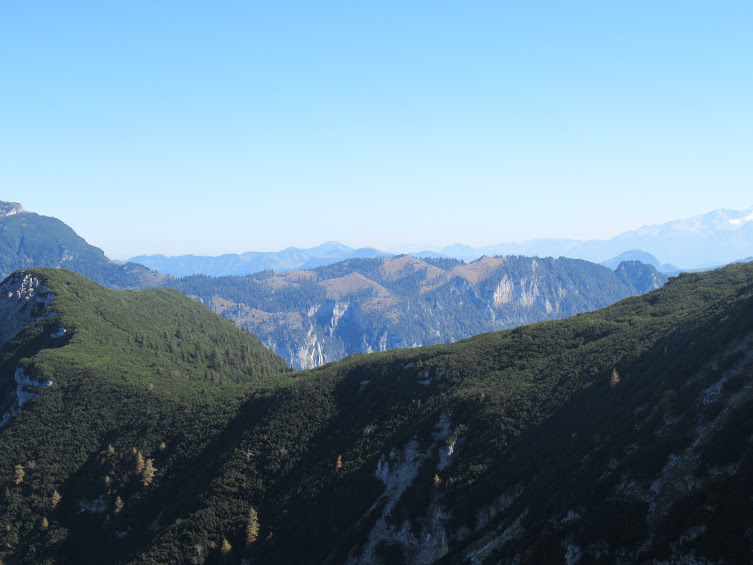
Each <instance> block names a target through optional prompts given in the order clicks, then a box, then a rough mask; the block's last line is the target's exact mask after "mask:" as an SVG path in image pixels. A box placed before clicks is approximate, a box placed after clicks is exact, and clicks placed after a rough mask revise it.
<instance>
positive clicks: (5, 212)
mask: <svg viewBox="0 0 753 565" xmlns="http://www.w3.org/2000/svg"><path fill="white" fill-rule="evenodd" d="M25 211H26V210H24V207H23V206H21V205H20V204H19V203H18V202H3V201H2V200H0V218H4V217H5V216H12V215H13V214H20V213H22V212H25Z"/></svg>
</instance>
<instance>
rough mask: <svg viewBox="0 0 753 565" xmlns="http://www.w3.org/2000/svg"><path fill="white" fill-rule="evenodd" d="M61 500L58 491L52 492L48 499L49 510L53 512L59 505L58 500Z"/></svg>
mask: <svg viewBox="0 0 753 565" xmlns="http://www.w3.org/2000/svg"><path fill="white" fill-rule="evenodd" d="M62 498H63V497H62V496H60V493H59V492H58V491H56V490H55V491H52V497H51V498H50V508H52V509H53V510H55V508H57V505H58V504H60V500H61V499H62Z"/></svg>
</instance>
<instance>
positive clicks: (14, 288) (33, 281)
mask: <svg viewBox="0 0 753 565" xmlns="http://www.w3.org/2000/svg"><path fill="white" fill-rule="evenodd" d="M54 298H55V295H54V294H51V293H50V292H49V289H47V288H46V287H45V286H44V285H42V284H41V283H40V282H39V279H37V278H35V277H32V276H31V275H30V274H28V273H25V272H24V271H17V272H15V273H13V274H12V275H10V276H9V277H8V278H6V279H5V280H4V281H3V282H2V283H0V319H2V320H3V323H2V324H1V325H0V346H3V345H5V344H6V343H7V342H9V341H10V340H11V339H13V338H14V337H16V335H18V332H20V331H21V329H22V328H24V327H25V326H26V325H28V324H29V323H31V322H32V321H34V320H35V319H36V318H37V316H38V315H39V313H40V311H41V309H42V308H45V307H47V306H49V304H50V302H52V300H53V299H54Z"/></svg>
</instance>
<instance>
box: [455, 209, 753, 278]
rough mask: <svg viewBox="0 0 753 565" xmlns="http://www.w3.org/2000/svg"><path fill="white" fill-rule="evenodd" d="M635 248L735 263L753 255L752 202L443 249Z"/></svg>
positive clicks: (703, 263) (613, 251)
mask: <svg viewBox="0 0 753 565" xmlns="http://www.w3.org/2000/svg"><path fill="white" fill-rule="evenodd" d="M633 249H638V250H642V251H645V252H648V253H650V254H652V255H654V256H656V257H660V258H661V260H662V261H665V262H667V263H672V264H673V265H679V267H680V269H698V268H703V267H714V266H717V265H724V264H727V263H732V262H734V261H737V260H739V259H740V258H741V257H748V256H750V255H751V254H753V207H751V208H749V209H747V210H742V211H740V210H728V209H720V210H714V211H712V212H708V213H707V214H702V215H699V216H693V217H691V218H683V219H679V220H674V221H671V222H666V223H664V224H661V225H651V226H643V227H640V228H638V229H636V230H631V231H627V232H624V233H621V234H619V235H617V236H615V237H613V238H611V239H607V240H590V241H581V240H575V239H556V238H548V239H532V240H529V241H525V242H523V243H501V244H497V245H489V246H486V247H469V246H465V245H461V244H456V245H451V246H447V247H445V248H443V249H442V250H441V252H442V253H443V254H445V255H449V256H451V257H458V258H461V259H465V260H472V259H475V258H477V257H480V256H482V255H538V256H543V257H547V256H549V257H559V256H562V257H573V258H579V259H585V260H587V261H594V262H597V263H600V262H603V261H608V260H609V259H610V258H612V257H615V256H617V255H619V254H621V253H624V252H626V251H628V250H633ZM677 270H679V269H677Z"/></svg>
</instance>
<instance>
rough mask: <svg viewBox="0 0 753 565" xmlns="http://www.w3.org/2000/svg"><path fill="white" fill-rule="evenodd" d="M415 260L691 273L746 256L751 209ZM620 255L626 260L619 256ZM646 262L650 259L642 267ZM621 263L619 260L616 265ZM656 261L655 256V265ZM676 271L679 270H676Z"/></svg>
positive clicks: (272, 257)
mask: <svg viewBox="0 0 753 565" xmlns="http://www.w3.org/2000/svg"><path fill="white" fill-rule="evenodd" d="M395 254H401V252H400V251H397V252H384V251H380V250H378V249H374V248H371V247H368V248H362V249H353V248H350V247H348V246H346V245H343V244H342V243H337V242H328V243H325V244H323V245H320V246H318V247H313V248H310V249H299V248H296V247H290V248H288V249H285V250H283V251H279V252H248V253H243V254H240V255H239V254H226V255H220V256H218V257H210V256H194V255H181V256H176V257H166V256H164V255H141V256H138V257H133V258H131V259H129V261H131V262H134V263H140V264H142V265H146V266H147V267H149V268H151V269H155V270H156V271H159V272H160V273H164V274H168V275H173V276H177V277H180V276H186V275H191V274H205V275H211V276H222V275H245V274H248V273H253V272H257V271H263V270H273V271H287V270H299V269H310V268H314V267H318V266H323V265H327V264H331V263H336V262H339V261H343V260H346V259H353V258H373V257H390V256H394V255H395ZM409 254H410V255H412V256H414V257H417V258H456V259H462V260H465V261H473V260H475V259H478V258H479V257H482V256H488V257H494V256H507V255H526V256H537V257H570V258H575V259H585V260H587V261H592V262H595V263H603V264H607V265H609V266H610V267H611V268H615V267H616V266H617V265H618V264H619V262H620V261H621V260H623V259H626V260H636V259H637V260H642V261H643V262H644V263H649V264H653V265H654V266H655V267H657V269H659V270H660V271H661V272H664V273H675V274H676V273H678V272H680V271H681V270H698V269H702V268H713V267H717V266H720V265H725V264H727V263H731V262H734V261H737V260H740V259H742V258H743V257H749V256H751V255H753V208H750V209H748V210H744V211H737V210H726V209H721V210H714V211H712V212H709V213H707V214H704V215H701V216H694V217H691V218H685V219H681V220H675V221H671V222H667V223H664V224H661V225H653V226H644V227H641V228H638V229H636V230H632V231H627V232H624V233H622V234H620V235H617V236H615V237H613V238H611V239H608V240H590V241H580V240H573V239H554V238H552V239H534V240H530V241H526V242H523V243H501V244H497V245H489V246H485V247H469V246H467V245H463V244H456V245H451V246H447V247H444V248H443V249H441V250H440V251H430V250H425V251H422V252H419V253H414V252H410V253H409ZM625 254H627V256H625ZM641 256H643V257H644V258H647V257H653V258H654V259H653V260H650V259H649V260H648V261H646V260H643V259H640V257H641ZM620 257H622V258H620ZM656 257H660V258H661V261H663V262H664V263H662V262H660V261H659V260H658V259H655V258H656ZM676 265H679V267H678V266H676Z"/></svg>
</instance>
